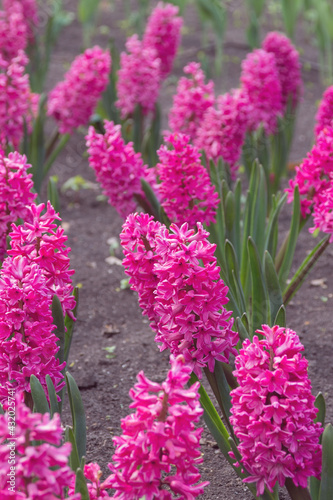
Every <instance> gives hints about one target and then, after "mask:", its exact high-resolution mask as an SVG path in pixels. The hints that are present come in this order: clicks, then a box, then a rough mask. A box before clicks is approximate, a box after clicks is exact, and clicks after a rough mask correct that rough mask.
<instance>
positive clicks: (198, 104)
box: [169, 62, 215, 141]
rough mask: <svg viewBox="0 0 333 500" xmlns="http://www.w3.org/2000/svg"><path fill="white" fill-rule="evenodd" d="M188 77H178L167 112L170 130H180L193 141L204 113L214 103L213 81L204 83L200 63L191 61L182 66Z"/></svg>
mask: <svg viewBox="0 0 333 500" xmlns="http://www.w3.org/2000/svg"><path fill="white" fill-rule="evenodd" d="M184 73H185V74H186V75H188V77H182V78H180V79H179V82H178V85H177V91H176V94H175V95H174V97H173V105H172V108H171V110H170V114H169V126H170V129H171V131H172V132H182V133H184V134H187V135H189V136H190V138H191V140H192V141H193V140H194V139H195V138H196V136H197V132H198V128H199V127H200V125H201V122H202V120H203V118H204V116H205V113H206V111H207V110H208V109H210V108H211V107H212V106H213V104H214V100H215V97H214V82H213V81H212V80H210V81H209V82H208V83H205V75H204V72H203V71H202V69H201V67H200V63H196V62H191V63H189V64H188V65H187V66H185V68H184Z"/></svg>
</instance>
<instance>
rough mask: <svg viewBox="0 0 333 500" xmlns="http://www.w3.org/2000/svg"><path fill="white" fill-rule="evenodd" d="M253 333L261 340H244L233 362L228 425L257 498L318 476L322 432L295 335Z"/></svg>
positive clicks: (287, 332)
mask: <svg viewBox="0 0 333 500" xmlns="http://www.w3.org/2000/svg"><path fill="white" fill-rule="evenodd" d="M257 333H258V334H260V335H263V337H264V338H261V339H259V338H258V337H257V336H256V335H255V336H254V337H253V341H252V342H251V341H250V340H249V339H246V340H245V341H244V343H243V348H242V349H241V350H240V353H239V355H238V356H237V357H236V362H235V363H236V371H235V372H234V375H235V376H236V377H237V380H238V383H239V387H237V388H236V389H234V390H233V391H232V392H231V396H232V401H231V402H232V409H231V413H232V416H231V418H230V422H231V424H232V425H233V428H234V431H235V434H236V436H237V437H238V439H239V444H238V445H237V447H238V450H239V452H240V454H241V455H242V459H241V464H242V465H243V466H244V468H245V469H246V471H247V472H248V473H249V474H250V476H249V477H247V478H246V479H245V480H244V481H245V482H249V483H252V482H255V483H256V485H257V495H258V496H259V495H262V494H263V492H264V488H265V486H267V488H268V489H269V490H270V491H273V488H274V485H275V484H276V482H278V483H279V485H280V486H281V487H282V486H283V485H284V484H285V480H286V478H291V479H292V481H293V482H294V484H295V485H296V486H300V487H302V488H306V487H307V481H308V478H309V477H310V476H315V477H317V478H319V477H320V470H321V445H320V444H319V437H320V435H321V433H322V431H323V429H322V426H321V423H319V422H318V423H314V419H315V417H316V414H317V412H318V410H317V409H316V408H315V406H314V401H315V398H314V396H312V394H311V383H310V380H309V378H308V374H307V368H308V362H307V360H306V359H305V358H303V357H302V355H301V352H302V351H303V350H304V347H303V346H302V344H301V343H300V341H299V338H298V336H297V334H296V333H295V332H294V331H293V330H291V329H289V328H282V327H279V326H273V327H272V328H271V327H269V326H267V325H263V326H262V330H257Z"/></svg>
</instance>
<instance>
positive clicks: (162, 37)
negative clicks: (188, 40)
mask: <svg viewBox="0 0 333 500" xmlns="http://www.w3.org/2000/svg"><path fill="white" fill-rule="evenodd" d="M178 13H179V8H178V7H177V6H176V5H172V4H170V3H167V4H163V3H162V2H159V3H158V4H157V6H156V7H155V9H154V10H153V11H152V13H151V15H150V16H149V18H148V21H147V26H146V29H145V32H144V35H143V40H142V43H143V47H144V48H148V49H150V48H152V49H154V50H155V51H156V54H157V57H158V58H159V59H160V61H161V65H160V75H161V78H162V79H164V78H166V77H167V76H168V74H169V73H170V71H171V70H172V65H173V61H174V58H175V56H176V53H177V50H178V47H179V44H180V40H181V29H182V26H183V19H182V18H181V17H178V16H177V14H178Z"/></svg>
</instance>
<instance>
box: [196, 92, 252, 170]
mask: <svg viewBox="0 0 333 500" xmlns="http://www.w3.org/2000/svg"><path fill="white" fill-rule="evenodd" d="M248 112H249V103H248V99H247V97H246V96H245V95H244V92H243V91H242V90H240V89H237V90H232V91H231V92H230V93H226V94H223V95H221V96H219V97H218V98H217V101H216V108H214V107H213V106H212V107H211V108H209V109H208V110H207V111H206V113H205V115H204V117H203V120H202V122H201V125H200V127H199V129H198V131H197V137H196V139H195V141H194V143H195V145H196V146H197V147H198V148H199V149H202V150H203V151H204V152H205V155H206V157H207V159H208V160H213V162H214V163H217V162H218V160H219V158H222V159H223V161H224V162H225V163H226V164H227V165H228V168H229V172H230V176H231V179H232V180H235V178H236V175H237V171H238V168H239V159H240V157H241V154H242V147H243V144H244V140H245V133H246V127H247V121H248Z"/></svg>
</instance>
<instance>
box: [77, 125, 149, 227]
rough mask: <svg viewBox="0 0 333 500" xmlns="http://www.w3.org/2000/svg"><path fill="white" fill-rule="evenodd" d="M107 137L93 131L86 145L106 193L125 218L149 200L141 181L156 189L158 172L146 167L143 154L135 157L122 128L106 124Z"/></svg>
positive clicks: (90, 132) (91, 128)
mask: <svg viewBox="0 0 333 500" xmlns="http://www.w3.org/2000/svg"><path fill="white" fill-rule="evenodd" d="M104 128H105V134H104V135H103V134H99V133H97V132H96V130H95V129H94V127H89V131H88V135H87V136H86V143H87V148H88V153H89V164H90V166H91V167H92V168H93V169H94V170H95V174H96V178H97V180H98V182H100V184H101V185H102V188H103V193H104V194H105V195H106V196H107V197H108V198H109V202H110V205H112V206H114V207H115V209H116V210H117V212H118V213H119V215H120V216H121V217H123V218H125V217H127V215H128V214H129V213H131V212H133V211H134V210H135V209H136V207H137V204H138V202H140V200H143V199H145V195H144V192H143V190H142V187H141V180H140V179H141V178H143V179H145V180H146V181H147V182H148V183H149V184H151V185H152V186H153V187H156V176H155V170H154V169H150V168H148V167H147V166H146V165H144V164H143V160H142V157H141V154H140V153H135V151H134V148H133V143H132V142H129V143H127V144H125V141H124V139H123V138H122V135H121V126H120V125H115V124H114V123H113V122H109V121H107V120H105V122H104Z"/></svg>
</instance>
